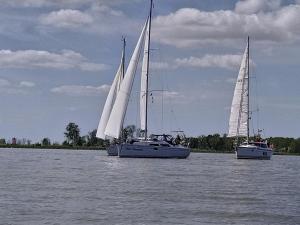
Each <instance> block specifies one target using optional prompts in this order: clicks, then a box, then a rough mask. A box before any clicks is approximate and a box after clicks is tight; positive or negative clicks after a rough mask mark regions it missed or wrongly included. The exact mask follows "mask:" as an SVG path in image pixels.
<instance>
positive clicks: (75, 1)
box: [1, 0, 140, 8]
mask: <svg viewBox="0 0 300 225" xmlns="http://www.w3.org/2000/svg"><path fill="white" fill-rule="evenodd" d="M139 1H140V0H134V1H133V0H131V1H130V2H139ZM93 3H100V4H108V5H120V4H124V3H126V1H124V0H84V1H83V0H21V1H20V0H1V5H2V6H9V7H17V8H21V7H36V8H39V7H66V6H68V7H82V6H88V5H90V4H93Z"/></svg>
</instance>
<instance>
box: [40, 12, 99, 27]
mask: <svg viewBox="0 0 300 225" xmlns="http://www.w3.org/2000/svg"><path fill="white" fill-rule="evenodd" d="M40 22H41V24H43V25H50V26H53V27H58V28H71V29H72V28H77V27H82V26H85V25H88V24H91V23H92V22H93V19H92V17H91V16H90V15H88V14H85V13H83V12H81V11H79V10H73V9H61V10H59V11H54V12H51V13H49V14H47V15H43V16H42V17H41V18H40Z"/></svg>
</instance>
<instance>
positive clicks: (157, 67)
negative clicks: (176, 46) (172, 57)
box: [150, 61, 171, 70]
mask: <svg viewBox="0 0 300 225" xmlns="http://www.w3.org/2000/svg"><path fill="white" fill-rule="evenodd" d="M150 67H151V69H154V70H164V69H170V68H171V66H170V65H169V63H167V62H152V61H151V62H150Z"/></svg>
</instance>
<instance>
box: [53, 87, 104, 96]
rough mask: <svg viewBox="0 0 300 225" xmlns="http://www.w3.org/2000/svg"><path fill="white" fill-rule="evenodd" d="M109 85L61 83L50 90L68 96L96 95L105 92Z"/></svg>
mask: <svg viewBox="0 0 300 225" xmlns="http://www.w3.org/2000/svg"><path fill="white" fill-rule="evenodd" d="M109 88H110V86H109V85H106V84H104V85H101V86H98V87H95V86H89V85H88V86H83V85H62V86H59V87H55V88H52V89H51V92H53V93H57V94H64V95H68V96H73V97H78V96H98V95H102V94H105V93H107V92H108V91H109Z"/></svg>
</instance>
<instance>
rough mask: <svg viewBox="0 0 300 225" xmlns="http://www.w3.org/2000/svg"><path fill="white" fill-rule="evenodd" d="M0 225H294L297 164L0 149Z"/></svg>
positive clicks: (298, 216) (288, 159)
mask: <svg viewBox="0 0 300 225" xmlns="http://www.w3.org/2000/svg"><path fill="white" fill-rule="evenodd" d="M0 224H1V225H19V224H22V225H41V224H49V225H52V224H53V225H54V224H57V225H58V224H62V225H76V224H82V225H83V224H84V225H85V224H125V225H126V224H139V225H142V224H217V225H219V224H239V225H244V224H249V225H256V224H264V225H266V224H272V225H275V224H284V225H289V224H293V225H294V224H295V225H296V224H300V157H295V156H273V158H272V160H269V161H260V160H257V161H256V160H236V159H235V158H234V155H233V154H200V153H198V154H191V155H190V157H189V158H188V159H120V158H117V157H108V156H106V153H105V152H103V151H70V150H30V149H29V150H21V149H19V150H16V149H0Z"/></svg>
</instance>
